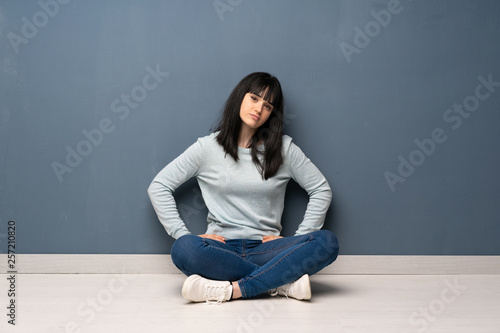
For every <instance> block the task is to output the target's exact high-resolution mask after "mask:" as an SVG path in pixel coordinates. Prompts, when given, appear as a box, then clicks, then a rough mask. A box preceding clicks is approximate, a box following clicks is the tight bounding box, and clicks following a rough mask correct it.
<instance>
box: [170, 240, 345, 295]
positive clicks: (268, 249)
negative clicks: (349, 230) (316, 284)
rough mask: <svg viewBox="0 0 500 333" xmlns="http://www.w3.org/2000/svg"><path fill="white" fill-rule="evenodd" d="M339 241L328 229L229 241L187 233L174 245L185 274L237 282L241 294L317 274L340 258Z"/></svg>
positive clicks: (260, 292)
mask: <svg viewBox="0 0 500 333" xmlns="http://www.w3.org/2000/svg"><path fill="white" fill-rule="evenodd" d="M338 251H339V243H338V241H337V237H335V235H334V234H333V233H332V232H330V231H328V230H319V231H315V232H312V233H309V234H306V235H301V236H293V237H284V238H278V239H275V240H272V241H268V242H265V243H262V241H260V240H249V239H227V240H226V242H225V243H222V242H219V241H216V240H213V239H208V238H202V237H199V236H195V235H184V236H182V237H179V239H177V240H176V241H175V243H174V245H173V247H172V252H171V255H172V261H173V262H174V264H175V266H177V268H179V269H180V270H181V271H182V272H183V273H184V274H186V275H187V276H189V275H192V274H198V275H201V276H203V277H205V278H207V279H212V280H221V281H231V282H233V281H237V282H238V285H239V287H240V289H241V293H242V296H243V298H248V297H253V296H256V295H259V294H262V293H264V292H266V291H268V290H271V289H274V288H277V287H280V286H282V285H284V284H287V283H290V282H293V281H295V280H297V279H298V278H300V277H301V276H302V275H304V274H308V275H313V274H315V273H317V272H319V271H320V270H322V269H323V268H325V267H326V266H328V265H329V264H331V263H332V262H334V261H335V259H336V258H337V255H338Z"/></svg>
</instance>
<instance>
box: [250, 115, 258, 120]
mask: <svg viewBox="0 0 500 333" xmlns="http://www.w3.org/2000/svg"><path fill="white" fill-rule="evenodd" d="M250 117H252V119H253V120H256V121H259V119H260V117H259V116H257V115H255V114H250Z"/></svg>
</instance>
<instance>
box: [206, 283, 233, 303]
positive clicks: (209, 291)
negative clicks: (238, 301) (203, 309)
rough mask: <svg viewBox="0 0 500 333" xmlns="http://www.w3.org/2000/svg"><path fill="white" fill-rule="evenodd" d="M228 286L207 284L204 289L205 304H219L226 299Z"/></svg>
mask: <svg viewBox="0 0 500 333" xmlns="http://www.w3.org/2000/svg"><path fill="white" fill-rule="evenodd" d="M229 287H230V286H207V287H206V290H205V298H206V300H205V302H207V304H221V303H222V302H223V301H224V300H225V299H226V293H227V291H228V288H229Z"/></svg>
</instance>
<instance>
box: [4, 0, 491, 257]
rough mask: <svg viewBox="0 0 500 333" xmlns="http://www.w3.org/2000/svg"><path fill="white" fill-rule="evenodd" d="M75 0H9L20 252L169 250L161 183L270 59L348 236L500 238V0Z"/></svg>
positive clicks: (182, 195)
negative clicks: (158, 194)
mask: <svg viewBox="0 0 500 333" xmlns="http://www.w3.org/2000/svg"><path fill="white" fill-rule="evenodd" d="M59 1H60V2H59V3H56V2H55V0H41V1H40V2H37V1H14V0H12V1H0V66H1V69H0V75H1V79H0V85H1V87H0V88H1V89H0V228H1V229H0V242H1V244H0V252H2V253H5V252H6V250H7V244H6V241H7V221H9V220H15V221H16V223H17V245H18V246H17V252H18V253H168V252H169V251H170V247H171V245H172V243H173V239H172V238H170V237H169V236H168V235H167V234H166V233H165V231H164V230H163V227H162V226H161V224H160V223H159V222H158V220H157V218H156V216H155V214H154V211H153V209H152V207H151V204H150V202H149V200H148V197H147V193H146V189H147V187H148V185H149V183H150V182H151V180H152V179H153V177H154V176H155V175H156V173H157V172H159V171H160V170H161V168H162V167H163V166H165V165H166V164H167V163H168V162H170V161H171V160H172V159H173V158H175V157H176V156H177V155H178V154H180V153H181V152H182V151H184V149H186V148H187V147H188V146H189V145H190V144H192V143H193V142H194V141H195V140H196V138H197V137H200V136H204V135H207V134H208V133H209V130H210V128H211V127H212V125H213V124H214V123H215V122H216V120H217V118H218V115H219V111H220V109H221V106H222V104H223V103H224V101H225V99H226V98H227V96H228V95H229V93H230V91H231V89H232V88H233V87H234V85H235V84H236V83H237V82H238V81H239V80H240V79H241V78H242V77H243V76H245V75H246V74H248V73H250V72H253V71H268V72H271V73H273V74H275V75H276V76H277V77H278V78H279V79H280V81H281V82H282V85H283V88H284V93H285V97H286V101H287V109H286V112H287V117H286V119H285V130H286V133H287V134H289V135H290V136H292V137H293V138H294V140H295V142H296V143H297V144H298V145H299V146H300V147H301V148H302V149H303V151H304V152H305V153H306V154H307V155H308V156H309V157H310V158H311V160H312V161H313V162H314V163H315V164H316V165H317V166H318V167H319V168H320V170H322V171H323V173H324V174H325V176H326V177H327V179H328V180H329V182H330V184H331V186H332V189H333V192H334V199H333V203H332V207H331V209H330V211H329V213H328V216H327V221H326V223H325V228H328V229H330V230H332V231H334V232H336V233H337V235H338V236H339V238H340V241H341V249H342V253H343V254H461V255H463V254H497V255H498V254H500V242H499V241H498V239H500V223H499V222H500V221H499V218H500V205H499V198H500V190H499V187H498V185H499V184H500V175H499V173H498V170H499V169H500V157H499V154H498V144H499V143H500V134H499V131H498V126H499V124H500V106H499V104H500V83H491V82H490V83H489V84H486V83H484V82H487V81H493V82H500V66H499V61H498V59H500V57H499V56H500V24H499V20H500V2H498V1H473V0H470V1H457V0H448V1H410V0H401V1H400V2H399V4H398V3H397V2H395V1H386V0H383V1H382V0H380V1H376V0H373V1H352V0H344V1H318V0H316V1H278V0H273V1H269V0H259V1H257V0H255V1H250V0H231V1H230V0H221V1H212V0H207V1H199V0H196V1H194V0H192V1H186V0H178V1H159V0H158V1H132V0H129V1H124V0H114V1H111V0H108V1H76V0H73V1H68V0H64V1H63V0H59ZM151 72H156V74H155V75H152V74H151ZM167 73H168V74H167ZM464 104H465V105H464ZM454 105H455V106H454ZM460 108H461V109H460ZM85 133H87V135H85ZM433 133H434V134H433ZM88 137H90V138H88ZM416 140H417V141H416ZM431 140H432V141H431ZM416 142H420V144H417V143H416ZM419 145H420V146H421V147H419ZM77 155H78V156H77ZM398 169H399V170H398ZM176 199H177V201H178V204H179V208H180V210H181V214H182V216H183V217H184V219H185V221H186V223H187V225H188V227H189V228H190V229H191V230H192V231H193V232H194V233H203V231H204V230H205V225H206V223H205V219H206V213H207V212H206V209H205V207H204V205H203V203H202V202H201V201H200V198H199V191H198V190H197V186H196V182H195V181H194V180H193V181H190V182H188V183H187V184H185V185H184V186H183V187H181V188H180V189H179V190H178V192H176ZM286 200H287V207H286V210H285V214H284V219H283V224H284V232H283V234H284V235H292V234H293V232H294V231H295V229H296V227H297V225H298V223H299V222H300V220H301V218H302V216H303V213H304V209H305V206H306V203H307V196H306V194H305V193H304V192H303V191H302V190H301V189H300V188H299V187H298V186H297V185H296V184H293V183H291V184H290V186H289V191H288V194H287V198H286Z"/></svg>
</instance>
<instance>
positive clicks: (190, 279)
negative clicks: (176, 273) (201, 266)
mask: <svg viewBox="0 0 500 333" xmlns="http://www.w3.org/2000/svg"><path fill="white" fill-rule="evenodd" d="M200 277H201V276H199V275H197V274H193V275H190V276H189V277H188V278H187V279H186V281H184V284H183V285H182V297H184V298H185V299H187V300H188V301H191V302H198V301H195V300H193V299H192V298H189V297H188V296H187V291H188V290H189V289H190V288H191V284H192V282H193V280H197V279H199V278H200Z"/></svg>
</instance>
